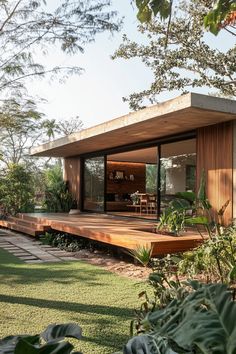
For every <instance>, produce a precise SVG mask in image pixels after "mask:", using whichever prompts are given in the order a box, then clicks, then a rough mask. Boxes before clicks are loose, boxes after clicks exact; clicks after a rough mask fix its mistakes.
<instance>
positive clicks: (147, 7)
mask: <svg viewBox="0 0 236 354" xmlns="http://www.w3.org/2000/svg"><path fill="white" fill-rule="evenodd" d="M136 6H137V8H138V13H137V18H138V19H139V21H140V22H141V23H144V22H150V21H151V20H152V17H153V16H157V15H159V16H160V18H161V19H162V20H164V19H166V18H168V17H169V18H170V20H171V13H172V11H173V8H172V7H173V0H136ZM235 10H236V4H235V1H234V0H215V1H212V2H211V8H210V11H209V12H208V13H207V15H206V16H205V18H204V25H205V27H206V28H207V29H209V31H210V32H211V33H213V34H218V33H219V31H220V30H221V29H222V28H224V26H222V24H225V21H226V20H227V19H228V17H229V16H230V14H231V13H232V12H233V11H235ZM169 22H170V21H169ZM231 23H232V22H231V21H228V22H226V25H230V24H231ZM232 24H233V23H232Z"/></svg>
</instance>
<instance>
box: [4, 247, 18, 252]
mask: <svg viewBox="0 0 236 354" xmlns="http://www.w3.org/2000/svg"><path fill="white" fill-rule="evenodd" d="M2 248H4V250H7V251H18V250H19V247H10V246H4V247H2Z"/></svg>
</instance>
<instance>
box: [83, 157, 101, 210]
mask: <svg viewBox="0 0 236 354" xmlns="http://www.w3.org/2000/svg"><path fill="white" fill-rule="evenodd" d="M104 160H105V159H104V156H99V157H94V158H89V159H85V160H84V203H83V206H84V210H91V211H99V212H103V211H104V174H105V161H104Z"/></svg>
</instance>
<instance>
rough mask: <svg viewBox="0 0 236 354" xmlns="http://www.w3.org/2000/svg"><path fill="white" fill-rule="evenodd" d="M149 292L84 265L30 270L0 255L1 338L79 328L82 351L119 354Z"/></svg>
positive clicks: (42, 266)
mask: <svg viewBox="0 0 236 354" xmlns="http://www.w3.org/2000/svg"><path fill="white" fill-rule="evenodd" d="M143 286H144V285H143V284H140V283H137V282H135V281H133V280H130V279H128V278H123V277H119V276H118V275H115V274H112V273H109V272H107V271H105V270H103V269H102V268H98V267H95V266H92V265H88V264H86V263H83V262H65V263H53V264H52V263H44V264H34V265H28V264H25V263H22V262H21V261H19V260H18V259H17V258H16V257H14V256H12V255H11V254H9V253H8V252H6V251H3V250H1V249H0V338H2V337H4V336H7V335H12V334H25V333H27V334H36V333H40V332H41V331H42V330H43V329H44V328H46V326H47V325H48V324H49V323H66V322H76V323H78V324H79V325H80V326H81V327H82V330H83V340H82V341H80V342H77V343H78V344H76V349H78V350H81V351H82V352H83V353H84V354H92V353H100V354H102V353H113V352H115V351H117V350H119V349H121V348H122V345H123V344H124V343H125V342H126V341H127V339H128V335H129V323H130V319H131V318H132V315H133V309H134V308H135V307H136V306H137V305H138V300H137V299H138V296H137V294H138V292H139V291H140V289H143Z"/></svg>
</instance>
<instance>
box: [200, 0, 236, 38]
mask: <svg viewBox="0 0 236 354" xmlns="http://www.w3.org/2000/svg"><path fill="white" fill-rule="evenodd" d="M234 11H236V3H235V0H217V1H215V4H214V6H213V8H212V10H211V11H210V12H209V13H208V14H207V15H206V16H205V18H204V25H205V27H206V28H208V29H209V30H210V31H211V33H214V34H215V35H217V34H218V33H219V31H220V30H221V29H222V28H226V27H227V26H230V25H231V26H232V27H233V25H234V24H235V22H233V21H231V14H232V13H233V12H234ZM234 21H235V20H234ZM226 29H227V31H229V32H230V33H232V34H234V35H236V33H234V32H231V31H230V30H229V28H226Z"/></svg>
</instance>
